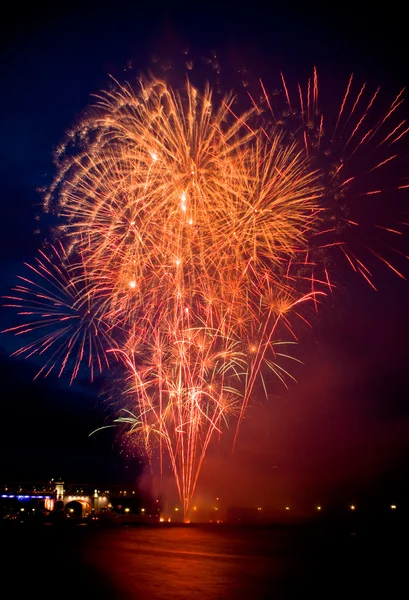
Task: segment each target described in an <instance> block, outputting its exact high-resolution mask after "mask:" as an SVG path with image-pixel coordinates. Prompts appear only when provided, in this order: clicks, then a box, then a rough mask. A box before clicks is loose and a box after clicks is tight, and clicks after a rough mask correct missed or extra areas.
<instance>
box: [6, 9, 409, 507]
mask: <svg viewBox="0 0 409 600" xmlns="http://www.w3.org/2000/svg"><path fill="white" fill-rule="evenodd" d="M397 6H398V4H397V3H396V6H395V8H394V3H389V4H388V8H389V12H388V13H387V14H385V13H383V12H382V13H381V12H379V13H374V12H371V11H372V10H375V8H374V7H372V9H371V8H368V10H367V12H365V13H364V12H363V11H362V13H360V12H356V9H355V8H354V5H352V4H351V5H350V6H348V5H345V4H344V3H341V4H339V3H338V4H336V5H334V3H328V5H322V6H320V5H319V4H316V3H311V2H309V3H305V4H304V5H297V4H296V3H294V2H288V3H283V5H282V6H281V5H277V4H276V3H270V8H265V7H263V8H262V6H261V3H254V2H253V3H247V4H246V5H245V6H244V5H243V8H241V6H240V4H239V3H223V7H222V8H220V7H217V6H216V5H214V4H212V3H208V2H204V3H202V4H198V3H194V2H192V3H189V4H187V3H186V4H185V5H182V4H180V3H178V2H176V3H170V6H169V7H165V5H162V4H161V3H159V4H158V3H141V4H138V3H137V2H134V3H123V2H121V1H118V2H112V3H111V4H110V5H105V4H103V3H95V4H94V5H93V6H92V7H87V5H86V3H81V4H80V5H78V6H76V5H75V4H73V3H67V4H66V5H65V6H64V3H63V5H61V4H60V5H58V3H54V4H53V5H52V6H51V7H50V8H45V7H35V8H30V9H29V12H27V10H24V11H23V9H22V7H18V6H17V7H15V8H14V9H13V10H14V12H9V13H8V15H7V16H5V15H3V18H2V25H1V27H2V35H1V39H0V44H1V57H2V72H1V76H2V84H3V85H2V94H1V96H0V103H1V110H0V131H1V140H2V143H1V146H0V152H1V159H0V186H1V191H0V193H1V202H2V213H1V215H2V234H1V238H0V269H1V279H0V293H1V294H2V295H4V294H6V293H7V291H8V289H9V288H10V286H11V285H12V284H13V283H14V282H15V277H16V275H17V274H18V273H19V272H20V271H21V265H22V262H23V261H31V260H32V258H33V257H34V255H35V252H36V250H37V249H38V248H39V247H40V246H41V244H42V242H43V240H44V239H45V238H47V236H49V232H50V227H51V226H52V223H51V219H50V217H46V216H45V215H43V213H42V209H41V202H42V198H41V194H40V193H39V192H38V189H39V188H41V187H43V186H45V185H47V184H48V183H49V182H50V181H51V178H52V174H53V162H52V152H53V148H54V147H55V146H56V145H57V144H58V143H59V142H60V141H61V139H62V137H63V134H64V131H65V130H66V129H67V128H68V127H69V126H70V125H71V124H72V123H73V122H74V121H75V120H76V119H77V118H78V117H79V115H80V114H81V112H82V110H83V109H84V108H85V107H86V106H87V104H89V102H90V100H91V94H92V93H95V92H97V91H98V89H100V88H102V87H105V86H106V84H107V81H108V75H109V74H111V75H113V76H114V77H116V78H118V79H120V80H122V79H123V78H124V77H125V78H126V77H131V78H132V77H133V76H135V74H137V73H138V72H139V71H145V72H146V71H147V70H148V69H149V67H150V66H151V64H152V63H151V59H152V56H153V55H157V56H159V57H160V58H161V59H163V60H167V59H170V58H172V59H173V60H176V61H177V60H179V58H178V57H181V56H182V52H183V51H184V50H185V48H188V49H189V52H190V53H191V54H192V55H193V56H194V57H197V56H199V57H200V56H204V55H208V54H209V53H210V52H216V53H217V54H218V55H219V56H220V62H221V65H222V69H223V70H224V71H225V73H226V80H229V79H233V81H234V73H235V71H236V70H237V69H238V68H241V67H242V65H243V64H244V65H245V66H246V67H247V68H248V69H249V71H250V72H251V73H252V74H253V75H254V76H255V77H256V78H258V77H259V76H261V77H263V78H264V77H267V78H268V77H271V78H273V74H274V76H277V84H278V83H279V80H278V77H279V72H280V70H282V71H284V73H286V74H288V76H289V77H290V78H291V77H292V78H293V79H294V80H297V78H300V79H304V80H305V78H306V76H307V75H308V74H309V73H310V72H311V70H312V67H313V66H314V65H316V66H317V69H318V72H319V74H320V77H321V81H322V82H324V81H325V82H326V84H324V83H323V84H322V85H328V88H329V89H331V87H332V86H334V89H338V88H339V89H342V87H343V86H345V84H346V82H347V81H348V76H349V74H350V73H351V72H354V73H355V74H356V76H357V77H358V78H359V79H360V80H361V81H368V82H371V84H372V85H373V86H375V87H376V86H377V85H381V86H382V88H383V89H385V90H387V91H390V95H391V97H394V96H393V95H396V94H397V93H398V91H399V90H400V89H401V88H402V87H403V86H405V85H408V84H409V70H408V66H407V62H406V59H405V54H406V46H405V38H406V33H405V23H404V19H403V16H402V15H401V16H399V14H398V8H397ZM180 60H181V59H180ZM336 102H337V103H339V95H337V96H336ZM388 208H389V206H388V204H387V203H386V204H385V213H387V211H388ZM408 246H409V241H408V244H407V247H408ZM400 266H402V268H403V269H406V271H405V274H406V276H409V268H408V267H407V266H406V265H405V264H402V265H400ZM338 276H339V281H340V282H341V284H340V286H339V289H338V290H337V292H335V293H334V294H333V296H332V297H331V298H330V299H329V300H328V302H327V303H326V304H325V307H324V308H323V310H322V312H321V315H320V317H319V319H317V322H316V323H315V324H314V328H313V330H311V331H310V330H308V329H305V330H302V331H301V334H300V342H301V343H300V347H299V349H298V350H297V356H298V357H299V358H300V359H301V360H302V361H303V363H304V364H303V365H302V366H297V367H296V368H295V369H294V374H295V376H296V378H297V380H298V382H297V383H294V384H291V385H290V388H289V390H288V391H286V390H285V388H282V387H279V386H277V387H276V388H274V389H272V390H271V397H270V398H269V401H268V403H267V404H266V403H265V402H264V403H263V402H261V401H260V402H259V403H258V404H257V405H256V406H255V407H254V408H252V409H251V410H250V411H249V412H248V415H247V418H246V420H245V423H244V426H243V429H242V432H241V437H240V440H239V444H238V447H237V451H236V453H235V455H234V456H233V457H231V456H230V455H228V453H227V451H226V447H225V446H227V444H221V447H220V448H219V453H217V452H216V450H214V451H213V452H212V453H210V455H209V458H208V461H207V464H206V465H205V468H204V470H203V477H202V480H201V484H200V488H199V491H200V493H201V494H202V495H203V496H206V495H207V494H210V495H211V494H212V493H213V491H214V490H216V488H217V493H219V495H221V496H223V497H224V498H228V500H227V501H228V502H232V503H242V504H246V503H249V502H252V501H253V500H254V496H255V497H256V499H257V501H263V502H265V503H267V504H268V503H270V504H274V503H280V502H293V503H296V502H299V503H300V504H302V503H303V502H304V501H305V502H306V501H307V500H308V501H310V500H311V502H322V501H328V500H329V499H330V500H334V499H345V501H356V499H357V498H361V497H368V496H371V495H372V496H373V497H377V498H385V500H386V501H387V502H399V499H400V498H404V497H405V498H408V499H409V486H408V479H407V476H408V466H407V465H408V464H409V462H408V459H409V436H408V434H409V403H408V391H409V383H408V377H407V373H408V368H407V360H408V350H407V340H408V339H409V316H408V311H407V306H408V302H409V283H408V282H407V281H403V280H401V279H399V278H398V277H396V276H394V275H393V274H392V273H391V272H388V271H387V270H386V269H383V268H381V267H380V268H379V272H378V273H377V275H376V277H375V279H376V283H377V287H378V292H377V293H375V292H374V291H373V290H371V288H370V287H369V286H367V285H365V283H364V282H363V281H362V280H358V279H357V278H356V277H354V276H353V274H352V273H349V272H348V271H347V269H346V268H345V265H344V264H343V265H342V266H340V267H339V272H338V273H337V277H338ZM0 319H1V323H0V324H1V329H4V328H5V327H7V326H10V324H11V319H12V316H11V315H10V314H9V312H8V311H7V310H6V309H2V310H1V313H0ZM13 344H15V342H13V340H12V339H11V337H10V336H7V335H4V336H1V337H0V370H1V388H0V389H1V394H0V395H1V398H2V400H1V419H0V456H1V459H0V460H1V462H0V469H1V470H0V479H1V480H3V479H8V480H10V479H25V480H32V479H37V480H42V481H44V480H48V479H50V478H51V477H54V478H57V477H63V478H65V479H66V480H67V481H68V480H71V481H107V482H110V481H122V480H125V479H126V480H127V481H134V480H135V479H136V477H137V475H138V473H139V471H140V463H139V461H138V458H126V457H125V456H124V453H121V448H120V446H119V445H117V444H115V440H114V434H113V433H112V432H110V431H109V430H108V431H107V432H105V433H101V434H100V435H98V436H94V437H92V438H88V434H89V433H90V432H91V431H92V430H93V429H95V428H96V427H98V426H101V425H102V424H104V422H105V419H106V418H107V416H109V410H108V407H107V406H106V404H105V403H104V399H103V397H101V395H100V389H101V388H102V387H103V385H104V382H100V381H97V382H95V383H94V384H93V385H91V384H89V383H87V381H86V380H85V379H82V378H81V379H80V381H78V382H76V383H75V384H74V385H73V386H72V387H71V388H70V387H69V385H68V380H67V379H64V378H62V379H60V380H57V379H56V377H55V376H54V375H51V376H50V377H49V378H48V379H47V380H46V381H44V380H37V381H36V382H34V383H33V381H32V380H33V376H34V375H35V373H36V370H37V369H36V367H37V368H38V363H36V362H33V363H30V362H28V361H25V362H24V361H20V360H17V359H10V358H9V354H10V352H11V350H12V348H13ZM101 384H102V385H101ZM226 438H228V436H226ZM226 441H227V439H226ZM322 499H324V500H322Z"/></svg>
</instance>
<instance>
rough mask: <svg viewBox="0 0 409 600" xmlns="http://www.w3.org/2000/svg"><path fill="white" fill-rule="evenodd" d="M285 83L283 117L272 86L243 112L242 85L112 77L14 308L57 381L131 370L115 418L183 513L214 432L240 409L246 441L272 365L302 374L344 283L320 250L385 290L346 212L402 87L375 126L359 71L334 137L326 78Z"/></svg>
mask: <svg viewBox="0 0 409 600" xmlns="http://www.w3.org/2000/svg"><path fill="white" fill-rule="evenodd" d="M282 83H283V95H284V98H285V103H284V104H285V110H283V109H282V110H281V112H280V110H279V109H278V108H277V107H274V106H273V98H270V97H269V95H268V94H267V92H266V89H265V86H264V85H263V83H262V82H261V83H260V88H261V100H260V101H259V102H256V101H254V99H253V97H252V96H251V95H250V98H251V106H250V109H249V110H247V111H245V112H240V113H238V111H237V109H236V106H235V99H234V97H233V96H232V95H226V96H225V97H224V98H222V99H220V100H219V99H215V98H214V97H213V94H212V90H211V88H210V87H209V86H207V87H205V89H204V92H203V93H199V92H198V91H197V90H196V89H195V88H194V87H193V86H192V85H191V84H190V83H189V81H187V82H186V85H185V86H184V88H183V90H182V91H180V92H178V91H175V90H174V89H173V88H172V87H171V86H170V85H168V84H167V83H166V82H165V81H163V80H161V79H156V78H154V77H151V78H142V79H140V80H139V85H138V87H137V89H136V90H135V89H134V88H133V87H131V86H130V85H120V84H118V83H117V82H113V87H112V89H111V90H110V91H107V92H105V93H102V94H101V95H100V96H99V97H98V102H97V105H96V106H95V107H94V108H93V110H92V111H90V113H89V115H88V116H87V117H86V118H85V119H84V120H83V121H81V122H80V123H79V124H78V126H76V127H75V128H74V129H73V130H72V131H71V132H69V133H68V135H67V138H66V140H65V142H64V143H63V144H62V146H61V147H60V148H59V150H58V152H57V166H58V170H57V176H56V178H55V181H54V183H53V184H52V186H51V187H50V189H49V191H48V193H47V195H46V198H45V208H46V209H47V210H55V211H56V212H57V213H58V215H59V216H60V218H61V222H62V225H61V226H60V228H59V232H58V233H59V236H60V238H61V239H62V240H63V244H62V243H61V242H59V243H58V244H56V245H54V246H53V247H51V248H50V252H42V254H41V258H39V259H38V260H37V263H36V264H35V265H34V266H32V267H30V269H31V270H32V271H33V273H34V275H35V276H36V277H34V278H31V279H28V278H22V279H21V282H20V283H19V285H18V286H17V287H16V288H15V290H14V293H13V296H11V297H10V299H9V301H8V304H9V305H10V306H12V307H14V308H17V309H18V311H19V313H20V314H21V315H22V316H23V318H24V323H23V324H21V325H17V326H15V327H14V328H12V330H13V331H14V332H15V333H17V334H23V333H30V335H35V334H36V333H37V331H40V330H43V328H46V331H45V333H44V334H43V336H42V337H40V338H39V337H36V339H34V340H33V341H32V342H30V343H29V344H28V345H26V346H24V347H22V348H21V349H20V350H19V351H18V352H17V354H22V355H24V356H31V355H32V354H34V353H37V354H40V355H44V356H45V355H47V353H48V354H49V353H50V352H51V357H50V358H48V359H47V361H46V363H45V365H44V367H43V369H42V370H44V371H45V372H46V374H48V373H49V372H50V371H51V370H52V369H53V368H54V367H55V366H56V365H57V364H58V368H59V374H61V373H62V372H63V371H64V370H66V369H67V368H68V365H69V364H73V368H72V378H74V377H75V376H76V375H77V374H78V371H79V368H80V365H81V363H82V362H83V361H84V360H86V361H88V364H89V365H90V366H91V368H92V369H93V368H94V366H93V365H94V364H95V363H96V364H97V367H98V369H99V370H100V371H101V370H102V369H103V367H104V366H108V364H109V357H110V356H111V357H115V358H116V359H118V360H120V361H121V362H122V363H123V365H124V366H125V369H126V376H125V378H124V381H123V393H122V395H121V402H122V404H123V405H122V411H121V413H120V415H119V416H118V418H117V419H116V422H117V423H122V424H125V425H127V426H128V427H129V434H130V435H132V436H135V437H136V438H137V439H138V440H139V443H141V444H142V445H143V447H144V448H145V450H146V451H147V453H148V455H149V456H152V455H153V453H154V452H157V454H158V456H159V463H160V471H161V472H163V468H164V461H167V460H168V461H169V462H170V465H171V468H172V470H173V473H174V476H175V482H176V485H177V489H178V492H179V496H180V499H181V503H182V506H183V510H184V515H185V518H186V517H187V515H188V511H189V504H190V501H191V499H192V496H193V493H194V490H195V486H196V483H197V479H198V476H199V473H200V469H201V466H202V464H203V461H204V458H205V455H206V451H207V448H208V446H209V444H210V442H211V440H212V439H213V437H215V436H217V435H219V434H220V433H221V432H222V431H223V429H224V428H225V427H226V425H227V424H228V423H229V422H230V421H231V420H232V419H233V418H234V419H235V420H236V423H237V427H236V436H235V441H236V438H237V434H238V431H239V427H240V424H241V422H242V419H243V416H244V413H245V410H246V407H247V405H248V403H249V401H250V397H251V395H252V394H253V392H254V390H255V386H256V383H257V382H261V384H262V385H263V386H264V388H266V385H265V379H264V377H263V372H264V371H265V369H269V370H271V371H272V373H273V374H274V375H275V377H276V378H278V379H279V380H281V381H282V382H284V383H285V381H286V380H287V378H288V377H291V375H290V374H289V373H288V371H287V370H286V369H285V368H284V367H283V364H285V362H283V361H285V360H287V359H289V358H291V357H289V356H288V354H287V351H286V343H287V342H291V341H292V342H293V341H294V340H296V339H297V338H296V324H297V321H305V320H306V317H305V308H306V307H307V306H308V305H310V306H311V308H312V309H313V310H317V308H318V304H319V302H320V301H321V299H322V298H323V297H324V296H325V295H326V294H327V293H328V292H330V291H331V290H332V288H333V283H332V281H331V278H330V275H329V271H328V268H327V264H328V263H327V262H326V260H324V259H323V258H322V257H323V256H327V253H328V251H329V250H331V249H333V248H336V249H338V250H341V252H342V255H343V256H344V257H345V258H346V259H347V261H348V262H349V264H350V265H351V266H352V268H353V269H354V270H356V271H358V272H359V273H360V274H361V275H363V277H364V278H365V279H366V280H367V281H368V282H369V283H370V284H371V285H373V282H372V274H371V272H370V270H369V268H368V267H367V266H366V265H365V263H364V262H363V261H362V259H361V258H360V256H359V255H358V254H356V253H355V251H354V250H353V249H351V246H350V245H347V244H346V243H345V240H344V239H343V238H342V236H343V234H344V231H345V228H346V227H347V226H348V227H358V224H357V223H355V222H354V221H353V220H352V219H349V218H347V217H346V216H345V215H346V210H344V209H343V208H342V207H343V205H344V203H345V198H347V190H348V189H349V188H350V187H351V185H352V184H353V183H354V182H355V179H356V176H355V175H353V176H352V175H349V174H348V172H347V171H348V168H347V167H348V165H347V163H346V157H347V156H348V157H352V158H353V156H354V155H356V154H357V153H359V151H360V150H361V148H363V147H365V144H368V143H369V142H371V144H372V146H371V147H372V148H375V150H377V151H378V150H382V151H383V150H384V149H385V148H387V150H388V153H387V155H386V156H385V155H384V157H383V159H382V160H380V159H378V157H377V153H376V152H375V153H374V159H375V163H371V164H369V166H368V167H367V170H366V172H367V173H373V172H376V171H378V170H381V169H383V168H384V167H386V166H388V165H389V163H391V162H392V161H393V160H394V159H395V158H396V156H395V153H394V152H395V150H394V148H393V146H394V145H395V144H396V143H397V142H398V141H399V140H400V139H401V138H402V137H403V136H404V135H405V134H406V133H407V131H408V129H407V128H406V127H405V123H404V122H400V124H397V125H396V124H394V125H393V127H392V128H391V127H390V122H391V119H392V117H394V116H395V113H396V112H397V110H398V108H399V106H400V104H401V95H398V96H397V98H396V99H395V100H394V101H393V103H392V104H391V106H390V108H389V111H388V112H387V113H386V115H384V117H383V118H382V119H381V120H380V121H377V122H375V123H374V122H373V120H372V119H371V118H370V117H369V116H368V115H369V114H370V111H371V108H372V105H373V103H374V102H375V100H376V97H377V94H378V92H376V93H374V94H373V95H372V96H371V98H370V99H369V101H367V100H364V92H365V86H364V87H362V88H360V89H359V91H358V93H357V95H355V96H354V97H352V96H351V93H352V92H351V87H352V79H351V80H350V82H349V84H348V87H347V91H346V93H345V96H344V99H343V101H342V103H341V106H340V110H339V113H338V116H337V120H336V123H335V126H334V128H333V134H332V135H333V137H334V139H332V138H331V136H327V135H325V132H324V118H323V116H322V115H321V114H320V112H319V109H318V78H317V74H316V72H314V76H313V78H312V80H311V82H309V83H308V86H307V91H306V92H303V90H302V88H301V87H300V86H299V87H298V90H297V95H296V97H295V98H292V96H291V92H290V89H289V86H287V84H286V81H285V79H284V77H282ZM365 102H366V104H365ZM351 103H352V104H351ZM361 104H362V105H365V106H364V110H363V111H362V110H358V108H360V107H361ZM347 107H348V111H347ZM387 127H389V129H388V131H386V128H387ZM341 130H342V136H341V138H342V139H341V142H340V143H341V145H342V148H341V151H339V150H338V151H337V150H336V147H337V143H339V140H338V137H337V135H338V133H339V131H341ZM328 138H329V140H328ZM334 140H335V141H334ZM329 149H331V152H332V153H334V154H335V158H334V156H332V155H331V157H330V158H328V156H329V155H330V151H329ZM389 150H391V151H390V152H389ZM337 152H338V153H337ZM321 155H323V156H325V157H326V158H327V160H326V163H325V166H324V167H323V166H322V164H320V161H319V157H320V156H321ZM370 180H371V179H370ZM362 189H363V188H361V191H360V192H359V193H360V194H363V193H366V194H369V195H370V194H375V193H378V190H373V189H372V190H371V189H370V190H369V191H368V190H367V191H366V192H362ZM379 193H381V191H380V190H379ZM386 229H387V230H388V232H389V233H390V231H389V228H386ZM395 233H396V232H395ZM370 251H372V253H373V254H374V255H375V256H377V257H378V258H380V259H381V260H382V261H383V262H385V263H387V264H388V266H390V267H391V268H392V269H394V270H395V267H393V265H392V263H390V262H389V260H387V259H386V258H384V256H383V255H382V254H380V253H378V252H377V251H375V250H370ZM286 341H287V342H286Z"/></svg>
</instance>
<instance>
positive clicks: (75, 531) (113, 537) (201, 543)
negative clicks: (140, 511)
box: [0, 525, 408, 600]
mask: <svg viewBox="0 0 409 600" xmlns="http://www.w3.org/2000/svg"><path fill="white" fill-rule="evenodd" d="M0 535H1V538H0V539H1V540H2V541H1V544H2V547H3V549H4V550H5V552H3V553H2V554H3V558H2V561H1V567H2V568H1V571H2V583H1V585H2V588H3V590H9V595H8V596H7V597H13V599H16V598H17V599H20V598H21V599H22V598H27V597H28V596H30V597H31V596H33V595H34V597H39V596H44V598H47V597H48V596H52V597H55V598H57V599H58V600H62V599H64V600H65V599H68V598H70V599H72V600H74V599H83V598H84V599H85V598H90V597H91V595H92V597H94V598H97V599H98V600H108V599H109V600H113V599H120V600H139V599H143V600H150V599H152V600H175V599H176V600H179V599H180V600H184V599H189V600H219V599H220V600H235V599H242V598H243V599H249V600H261V599H274V600H278V599H284V598H286V599H287V600H288V599H298V598H300V599H304V598H314V599H315V600H316V599H317V598H322V599H324V598H325V599H326V600H327V599H328V600H330V599H333V598H346V597H347V598H348V600H350V599H351V598H365V599H366V598H371V597H372V596H374V597H377V596H379V595H380V594H384V595H385V596H386V597H388V598H398V597H401V593H402V592H401V593H399V590H400V589H405V587H406V586H405V587H402V586H403V585H404V573H405V570H406V568H405V565H406V562H407V557H408V552H407V551H406V550H405V545H406V535H405V534H404V532H403V531H402V529H399V531H398V530H394V531H391V530H389V529H388V528H382V529H381V530H377V529H376V527H374V526H373V525H372V526H371V527H370V528H365V529H362V530H359V531H349V530H348V529H347V528H334V527H331V528H328V527H322V526H320V527H317V526H307V527H306V526H295V527H266V528H231V527H225V526H214V527H186V528H185V527H167V526H166V527H123V528H113V529H106V528H99V527H95V528H92V527H88V526H78V525H77V526H70V527H57V526H39V527H36V528H24V527H21V526H17V527H6V528H5V527H3V528H2V529H1V530H0ZM4 597H6V596H4ZM402 597H403V596H402Z"/></svg>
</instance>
